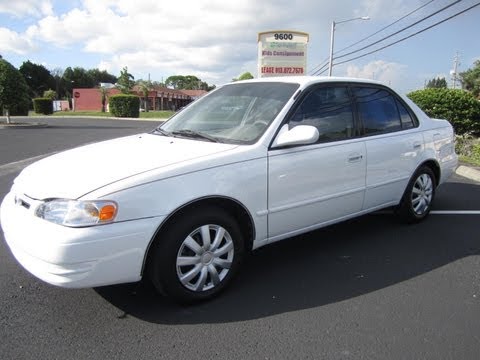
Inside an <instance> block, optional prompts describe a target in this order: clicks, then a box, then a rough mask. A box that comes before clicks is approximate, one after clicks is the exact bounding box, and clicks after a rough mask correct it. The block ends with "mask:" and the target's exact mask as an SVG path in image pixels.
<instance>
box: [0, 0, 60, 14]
mask: <svg viewBox="0 0 480 360" xmlns="http://www.w3.org/2000/svg"><path fill="white" fill-rule="evenodd" d="M0 13H5V14H10V15H13V16H15V17H18V18H21V17H26V16H35V17H39V16H45V15H51V14H53V6H52V2H51V1H50V0H43V1H39V0H14V1H12V0H0Z"/></svg>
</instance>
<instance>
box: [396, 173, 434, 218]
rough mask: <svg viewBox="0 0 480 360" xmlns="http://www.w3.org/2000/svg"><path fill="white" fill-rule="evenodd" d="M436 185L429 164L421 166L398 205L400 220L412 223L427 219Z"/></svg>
mask: <svg viewBox="0 0 480 360" xmlns="http://www.w3.org/2000/svg"><path fill="white" fill-rule="evenodd" d="M435 187H436V181H435V175H434V174H433V171H432V170H431V169H430V168H429V167H428V166H421V167H420V168H419V169H418V170H417V171H416V172H415V174H414V175H413V176H412V178H411V179H410V182H409V183H408V186H407V188H406V189H405V193H404V194H403V197H402V200H401V201H400V204H399V206H398V207H397V214H398V216H399V217H400V220H401V221H403V222H405V223H409V224H412V223H418V222H420V221H422V220H423V219H425V218H426V217H427V216H428V214H429V213H430V210H431V208H432V202H433V199H434V197H435Z"/></svg>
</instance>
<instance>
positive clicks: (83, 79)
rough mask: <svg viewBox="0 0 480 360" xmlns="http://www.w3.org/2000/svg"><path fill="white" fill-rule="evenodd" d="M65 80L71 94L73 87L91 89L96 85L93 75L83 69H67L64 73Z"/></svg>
mask: <svg viewBox="0 0 480 360" xmlns="http://www.w3.org/2000/svg"><path fill="white" fill-rule="evenodd" d="M63 80H64V82H65V87H66V89H67V90H68V92H69V93H70V94H71V92H72V89H73V87H76V88H83V89H89V88H93V87H94V86H95V85H96V83H95V80H94V79H93V77H92V76H91V74H90V73H89V72H88V71H87V70H85V69H84V68H82V67H74V68H73V69H72V68H71V67H70V66H69V67H67V68H66V69H65V71H64V72H63Z"/></svg>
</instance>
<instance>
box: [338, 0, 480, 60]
mask: <svg viewBox="0 0 480 360" xmlns="http://www.w3.org/2000/svg"><path fill="white" fill-rule="evenodd" d="M479 5H480V2H478V3H476V4H474V5H472V6H470V7H468V8H466V9H465V10H462V11H460V12H458V13H456V14H454V15H452V16H449V17H448V18H446V19H443V20H441V21H439V22H436V23H435V24H433V25H430V26H428V27H426V28H424V29H422V30H420V31H417V32H416V33H413V34H411V35H408V36H405V37H404V38H401V39H400V40H397V41H395V42H393V43H390V44H388V45H385V46H382V47H381V48H378V49H376V50H373V51H370V52H368V53H365V54H362V55H359V56H356V57H353V58H351V59H348V60H344V61H341V62H338V63H335V64H334V65H341V64H345V63H347V62H350V61H353V60H357V59H360V58H362V57H365V56H367V55H371V54H373V53H376V52H378V51H380V50H383V49H386V48H388V47H390V46H393V45H395V44H398V43H400V42H402V41H404V40H407V39H410V38H411V37H414V36H416V35H418V34H421V33H423V32H425V31H427V30H430V29H431V28H433V27H435V26H437V25H440V24H442V23H444V22H446V21H448V20H451V19H453V18H454V17H457V16H459V15H461V14H463V13H466V12H467V11H470V10H472V9H473V8H475V7H477V6H479Z"/></svg>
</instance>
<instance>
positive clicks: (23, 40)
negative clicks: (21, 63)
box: [0, 28, 35, 55]
mask: <svg viewBox="0 0 480 360" xmlns="http://www.w3.org/2000/svg"><path fill="white" fill-rule="evenodd" d="M0 44H2V52H3V51H4V52H12V53H15V54H20V55H24V54H27V53H29V52H30V51H33V50H34V49H35V46H34V45H33V43H32V42H31V41H30V39H28V38H27V37H25V36H23V35H20V34H18V33H16V32H15V31H11V30H10V29H6V28H0Z"/></svg>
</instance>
